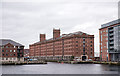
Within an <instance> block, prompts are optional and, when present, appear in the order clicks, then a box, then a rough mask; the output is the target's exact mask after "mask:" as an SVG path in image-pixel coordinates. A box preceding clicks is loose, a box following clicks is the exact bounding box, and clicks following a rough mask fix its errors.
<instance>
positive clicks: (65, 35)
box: [34, 31, 89, 44]
mask: <svg viewBox="0 0 120 76" xmlns="http://www.w3.org/2000/svg"><path fill="white" fill-rule="evenodd" d="M83 34H85V35H89V34H87V33H84V32H81V31H78V32H73V33H69V34H64V35H61V36H60V37H58V38H56V39H60V38H62V37H71V36H72V35H80V36H81V35H83ZM50 40H54V39H53V38H50V39H47V40H44V41H42V42H46V41H50ZM42 42H40V41H38V42H36V43H34V44H38V43H42Z"/></svg>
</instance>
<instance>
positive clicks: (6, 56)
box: [0, 39, 24, 61]
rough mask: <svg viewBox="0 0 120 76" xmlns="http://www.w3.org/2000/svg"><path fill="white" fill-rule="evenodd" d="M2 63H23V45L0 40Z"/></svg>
mask: <svg viewBox="0 0 120 76" xmlns="http://www.w3.org/2000/svg"><path fill="white" fill-rule="evenodd" d="M0 52H1V53H0V58H1V60H2V61H24V57H23V55H24V45H22V44H20V43H17V42H15V41H13V40H9V39H0Z"/></svg>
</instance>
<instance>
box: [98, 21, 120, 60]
mask: <svg viewBox="0 0 120 76" xmlns="http://www.w3.org/2000/svg"><path fill="white" fill-rule="evenodd" d="M99 36H100V58H101V60H102V61H120V19H118V20H114V21H112V22H109V23H106V24H103V25H101V28H100V29H99Z"/></svg>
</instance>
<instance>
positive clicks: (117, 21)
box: [100, 19, 120, 29]
mask: <svg viewBox="0 0 120 76" xmlns="http://www.w3.org/2000/svg"><path fill="white" fill-rule="evenodd" d="M118 23H120V19H117V20H114V21H111V22H108V23H106V24H103V25H101V28H105V27H108V26H111V25H114V24H118ZM101 28H100V29H101Z"/></svg>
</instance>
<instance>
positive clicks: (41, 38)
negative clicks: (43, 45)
mask: <svg viewBox="0 0 120 76" xmlns="http://www.w3.org/2000/svg"><path fill="white" fill-rule="evenodd" d="M44 40H46V37H45V34H40V42H41V41H44Z"/></svg>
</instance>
